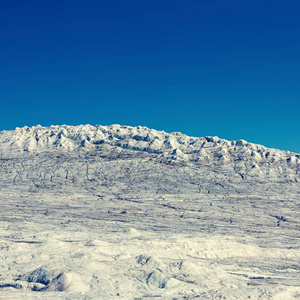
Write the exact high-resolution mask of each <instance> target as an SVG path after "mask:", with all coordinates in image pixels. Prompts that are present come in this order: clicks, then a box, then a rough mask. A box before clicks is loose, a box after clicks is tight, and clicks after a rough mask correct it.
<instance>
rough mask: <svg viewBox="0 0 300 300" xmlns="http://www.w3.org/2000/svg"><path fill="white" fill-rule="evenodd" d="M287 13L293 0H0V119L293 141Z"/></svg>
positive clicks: (294, 53) (295, 50) (298, 39)
mask: <svg viewBox="0 0 300 300" xmlns="http://www.w3.org/2000/svg"><path fill="white" fill-rule="evenodd" d="M299 16H300V2H299V0H297V1H289V0H286V1H283V0H280V1H278V0H269V1H265V0H239V1H233V0H226V1H225V0H197V1H194V0H188V1H182V0H181V1H177V0H172V1H171V0H170V1H164V0H160V1H157V0H151V1H145V0H133V1H132V0H123V1H120V0H105V1H102V0H98V1H96V0H94V1H91V0H85V1H83V0H1V1H0V105H1V106H0V112H1V114H0V116H1V117H0V130H8V129H14V128H15V127H22V126H25V125H28V126H33V125H37V124H41V125H43V126H48V125H51V124H54V125H61V124H67V125H79V124H91V125H96V124H101V125H110V124H116V123H118V124H122V125H131V126H136V125H142V126H147V127H150V128H154V129H158V130H165V131H167V132H172V131H180V132H183V133H185V134H188V135H192V136H206V135H213V136H215V135H216V136H219V137H221V138H225V139H228V140H237V139H245V140H247V141H249V142H254V143H258V144H263V145H265V146H267V147H271V148H278V149H282V150H290V151H294V152H297V153H300V134H299V130H300V116H299V115H300V17H299Z"/></svg>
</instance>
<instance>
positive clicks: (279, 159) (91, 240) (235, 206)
mask: <svg viewBox="0 0 300 300" xmlns="http://www.w3.org/2000/svg"><path fill="white" fill-rule="evenodd" d="M0 158H1V160H0V163H1V169H0V179H1V181H0V188H1V190H0V201H1V211H0V233H1V235H0V257H1V265H0V299H273V300H288V299H300V276H299V267H300V266H299V258H300V250H299V249H300V236H299V225H300V218H299V217H300V214H299V206H300V201H299V200H300V155H299V154H295V153H290V152H286V151H279V150H275V149H268V148H265V147H263V146H260V145H255V144H251V143H247V142H246V141H243V140H240V141H232V142H229V141H226V140H222V139H219V138H217V137H204V138H195V137H188V136H186V135H183V134H181V133H172V134H168V133H165V132H160V131H155V130H150V129H148V128H145V127H129V126H120V125H112V126H90V125H84V126H75V127H73V126H51V127H41V126H36V127H31V128H28V127H24V128H17V129H16V130H13V131H2V132H0Z"/></svg>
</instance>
